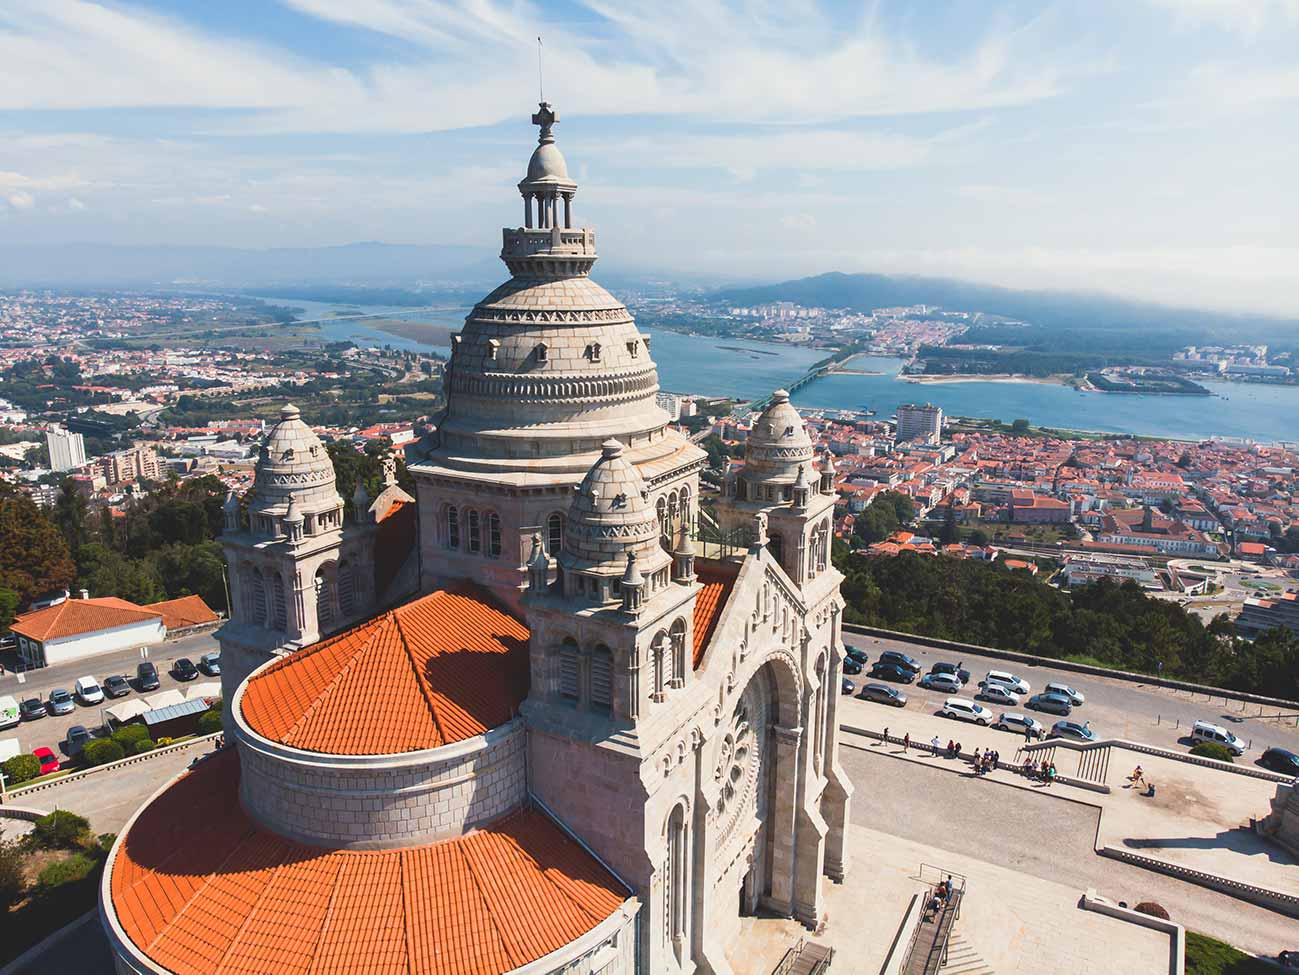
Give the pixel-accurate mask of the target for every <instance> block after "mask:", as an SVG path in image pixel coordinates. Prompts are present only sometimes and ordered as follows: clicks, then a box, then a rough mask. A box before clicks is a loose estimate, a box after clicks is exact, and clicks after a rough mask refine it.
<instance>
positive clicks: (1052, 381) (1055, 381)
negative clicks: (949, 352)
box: [898, 372, 1070, 386]
mask: <svg viewBox="0 0 1299 975" xmlns="http://www.w3.org/2000/svg"><path fill="white" fill-rule="evenodd" d="M898 378H899V379H901V380H903V381H904V382H908V383H919V384H921V385H930V384H934V383H1037V384H1040V385H1045V386H1067V385H1068V384H1069V379H1070V377H1069V376H1015V375H1012V374H1010V373H1005V372H993V373H953V374H951V375H943V376H931V375H927V374H919V375H916V374H913V375H900V376H898Z"/></svg>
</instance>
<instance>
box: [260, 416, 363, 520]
mask: <svg viewBox="0 0 1299 975" xmlns="http://www.w3.org/2000/svg"><path fill="white" fill-rule="evenodd" d="M291 503H296V509H297V511H296V514H297V515H298V516H299V517H301V518H302V519H303V521H304V522H305V523H306V525H307V529H306V531H307V534H312V533H313V532H314V531H315V530H316V528H317V527H321V528H330V527H338V525H340V524H341V523H342V507H343V499H342V498H340V497H339V496H338V491H337V489H336V488H335V486H334V463H333V461H331V460H330V459H329V454H328V453H327V452H326V451H325V447H324V445H323V444H322V443H321V442H320V438H319V437H317V436H316V435H315V434H314V433H313V432H312V430H311V428H310V427H309V426H307V425H306V424H305V423H303V422H302V413H301V411H300V410H299V409H298V408H297V407H296V406H294V405H293V404H292V403H289V404H287V405H285V406H284V408H283V409H281V410H280V419H279V421H278V422H277V423H276V424H275V425H274V426H272V427H271V428H270V430H269V431H267V435H266V442H265V443H264V444H262V447H261V450H260V453H259V455H258V459H257V472H256V477H255V479H254V482H253V490H252V496H251V498H250V501H249V506H248V509H249V518H250V521H251V524H252V528H253V531H254V532H259V533H264V534H275V533H276V532H277V529H278V526H279V524H280V523H281V522H282V521H283V519H284V517H285V516H286V515H287V514H288V513H289V506H290V504H291Z"/></svg>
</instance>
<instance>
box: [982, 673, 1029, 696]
mask: <svg viewBox="0 0 1299 975" xmlns="http://www.w3.org/2000/svg"><path fill="white" fill-rule="evenodd" d="M979 683H980V685H982V684H985V683H986V684H1005V685H1006V686H1007V687H1009V688H1010V689H1011V691H1013V692H1014V693H1016V694H1027V693H1028V692H1029V691H1031V690H1032V689H1033V688H1032V687H1031V686H1029V683H1028V681H1026V680H1024V678H1022V677H1019V676H1017V675H1016V674H1012V673H1011V672H1010V671H1008V670H990V671H988V676H987V677H985V678H984V679H983V680H982V681H980V682H979Z"/></svg>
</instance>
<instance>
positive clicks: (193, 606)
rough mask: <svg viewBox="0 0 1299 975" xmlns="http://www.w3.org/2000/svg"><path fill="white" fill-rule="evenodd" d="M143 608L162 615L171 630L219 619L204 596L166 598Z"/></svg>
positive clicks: (163, 620)
mask: <svg viewBox="0 0 1299 975" xmlns="http://www.w3.org/2000/svg"><path fill="white" fill-rule="evenodd" d="M143 608H144V609H146V610H149V611H150V612H153V613H158V614H159V615H161V616H162V622H163V624H164V625H165V626H166V627H167V629H169V630H181V629H184V628H185V627H187V626H201V625H202V624H204V623H215V622H216V621H217V614H216V613H214V612H212V610H211V609H209V608H208V604H207V603H205V602H203V597H202V596H181V597H180V598H179V599H164V600H163V601H162V602H160V603H149V604H148V605H146V606H144V607H143Z"/></svg>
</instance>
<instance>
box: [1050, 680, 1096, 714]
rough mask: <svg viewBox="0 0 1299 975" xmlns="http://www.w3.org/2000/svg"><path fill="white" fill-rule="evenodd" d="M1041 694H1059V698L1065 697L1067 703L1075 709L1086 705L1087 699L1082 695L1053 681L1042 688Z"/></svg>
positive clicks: (1066, 685)
mask: <svg viewBox="0 0 1299 975" xmlns="http://www.w3.org/2000/svg"><path fill="white" fill-rule="evenodd" d="M1042 693H1043V694H1059V695H1060V696H1061V697H1067V698H1068V699H1069V703H1070V704H1072V705H1073V706H1074V707H1076V708H1080V707H1082V706H1083V705H1084V704H1086V703H1087V698H1086V697H1085V696H1084V695H1083V693H1082V692H1081V691H1075V690H1074V689H1073V688H1072V687H1070V686H1069V685H1068V684H1060V683H1057V682H1055V681H1052V682H1051V683H1050V684H1047V685H1046V686H1045V687H1044V688H1042Z"/></svg>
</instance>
